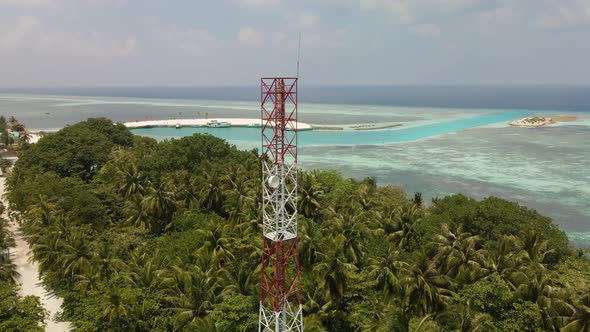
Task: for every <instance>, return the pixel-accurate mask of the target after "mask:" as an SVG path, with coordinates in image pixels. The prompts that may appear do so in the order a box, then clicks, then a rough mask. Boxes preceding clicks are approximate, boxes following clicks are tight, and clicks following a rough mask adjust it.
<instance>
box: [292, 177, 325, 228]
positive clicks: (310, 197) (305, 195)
mask: <svg viewBox="0 0 590 332" xmlns="http://www.w3.org/2000/svg"><path fill="white" fill-rule="evenodd" d="M298 185H299V187H298V189H299V197H298V199H297V209H298V211H299V213H301V214H302V215H304V216H306V217H307V218H312V219H315V218H317V216H318V214H319V209H320V207H321V204H320V200H321V198H322V196H323V195H324V192H323V191H322V190H321V189H320V187H319V185H318V184H317V183H316V180H315V177H314V176H313V175H312V174H310V173H307V172H301V173H299V175H298Z"/></svg>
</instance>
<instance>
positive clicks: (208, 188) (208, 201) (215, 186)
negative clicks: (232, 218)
mask: <svg viewBox="0 0 590 332" xmlns="http://www.w3.org/2000/svg"><path fill="white" fill-rule="evenodd" d="M222 188H223V187H222V182H221V179H220V177H219V175H218V174H217V172H215V171H213V172H211V173H208V172H204V173H203V177H202V179H201V185H200V191H199V197H200V199H199V200H200V202H201V206H202V207H203V208H205V209H208V210H212V211H216V212H222V211H221V207H222V206H223V189H222Z"/></svg>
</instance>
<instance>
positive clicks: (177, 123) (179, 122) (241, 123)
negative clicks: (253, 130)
mask: <svg viewBox="0 0 590 332" xmlns="http://www.w3.org/2000/svg"><path fill="white" fill-rule="evenodd" d="M215 123H217V124H219V123H223V124H227V125H223V126H219V125H217V126H213V125H211V124H215ZM123 124H124V125H125V127H127V128H129V129H139V128H156V127H172V128H183V127H209V128H226V127H260V126H261V123H260V119H250V118H212V119H169V120H147V121H129V122H125V123H123ZM312 129H313V127H312V126H311V125H310V124H307V123H303V122H297V130H312Z"/></svg>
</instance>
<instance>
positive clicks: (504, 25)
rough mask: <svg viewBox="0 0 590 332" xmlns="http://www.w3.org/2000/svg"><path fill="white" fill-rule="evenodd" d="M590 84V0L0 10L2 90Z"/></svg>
mask: <svg viewBox="0 0 590 332" xmlns="http://www.w3.org/2000/svg"><path fill="white" fill-rule="evenodd" d="M299 33H301V35H302V55H301V60H302V64H301V76H302V79H304V80H305V82H306V83H307V84H315V85H320V84H343V85H355V84H528V83H535V84H552V83H557V84H590V0H0V87H15V86H24V87H32V86H34V87H43V86H128V85H133V86H153V85H157V86H164V85H166V86H187V85H194V86H220V85H256V84H257V80H258V78H259V77H260V76H264V75H292V74H294V73H295V68H296V58H297V40H298V35H299Z"/></svg>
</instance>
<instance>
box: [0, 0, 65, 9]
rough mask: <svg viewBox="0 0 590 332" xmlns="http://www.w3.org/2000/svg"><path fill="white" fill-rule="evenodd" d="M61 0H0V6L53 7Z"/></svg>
mask: <svg viewBox="0 0 590 332" xmlns="http://www.w3.org/2000/svg"><path fill="white" fill-rule="evenodd" d="M61 2H62V0H0V6H12V7H26V8H36V7H55V6H57V5H58V4H59V3H61Z"/></svg>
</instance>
